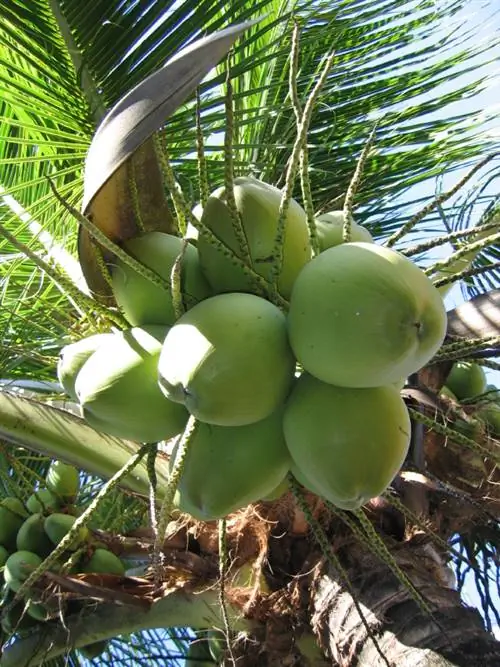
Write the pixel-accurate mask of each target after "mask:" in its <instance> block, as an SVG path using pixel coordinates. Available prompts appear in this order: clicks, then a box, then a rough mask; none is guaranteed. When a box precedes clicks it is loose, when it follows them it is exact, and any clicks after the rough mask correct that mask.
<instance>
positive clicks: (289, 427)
mask: <svg viewBox="0 0 500 667" xmlns="http://www.w3.org/2000/svg"><path fill="white" fill-rule="evenodd" d="M283 430H284V434H285V440H286V443H287V446H288V450H289V452H290V454H291V456H292V459H293V462H294V467H292V472H293V473H294V474H295V476H296V477H297V479H298V481H299V482H301V483H302V484H304V486H306V487H307V488H309V489H310V490H311V491H313V492H314V493H317V494H319V495H321V496H323V497H324V498H326V499H327V500H329V501H330V502H332V503H333V504H334V505H336V506H337V507H340V508H342V509H348V510H352V509H356V508H358V507H361V506H362V505H364V504H365V503H366V502H367V501H368V500H370V498H373V497H375V496H378V495H380V494H381V493H383V492H384V491H385V489H386V488H387V487H388V486H389V484H390V483H391V481H392V479H393V478H394V477H395V475H396V474H397V473H398V471H399V469H400V467H401V465H402V464H403V462H404V460H405V457H406V454H407V452H408V448H409V444H410V431H411V424H410V417H409V415H408V410H407V409H406V406H405V403H404V401H403V400H402V398H401V396H400V395H399V392H398V391H397V389H396V388H395V387H394V386H393V385H389V386H386V387H375V388H370V389H351V388H345V387H335V386H333V385H330V384H326V383H325V382H321V381H320V380H317V379H316V378H314V377H313V376H312V375H309V374H307V373H304V374H303V375H302V376H301V377H300V379H299V380H298V381H297V383H296V384H295V386H294V388H293V391H292V393H291V395H290V398H289V400H288V402H287V405H286V408H285V414H284V419H283Z"/></svg>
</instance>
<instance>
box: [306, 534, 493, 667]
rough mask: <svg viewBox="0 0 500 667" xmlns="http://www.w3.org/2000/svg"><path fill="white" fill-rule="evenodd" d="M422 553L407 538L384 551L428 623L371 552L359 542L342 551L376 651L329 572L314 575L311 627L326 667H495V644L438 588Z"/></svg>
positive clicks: (422, 547) (432, 565)
mask: <svg viewBox="0 0 500 667" xmlns="http://www.w3.org/2000/svg"><path fill="white" fill-rule="evenodd" d="M412 542H414V543H412ZM419 542H420V543H419ZM429 547H430V544H429V542H427V541H425V542H423V543H422V541H421V540H418V539H415V540H413V541H410V542H409V543H407V544H406V545H398V546H397V547H396V548H395V549H394V548H393V549H392V551H391V552H392V555H393V556H394V558H395V559H396V561H397V563H398V565H399V566H400V567H401V568H402V570H403V571H404V572H405V574H406V575H407V576H409V577H410V578H411V580H412V582H413V584H414V585H415V587H416V589H417V590H418V591H419V592H420V593H421V595H422V596H423V597H424V598H425V600H426V602H427V604H428V605H429V606H430V607H431V609H432V613H433V616H432V617H431V616H429V615H428V614H427V613H425V612H424V611H423V610H422V609H420V607H419V605H418V604H417V603H416V602H415V600H413V599H412V597H411V595H410V593H409V592H408V590H407V589H406V588H405V587H404V586H403V585H402V584H401V582H400V581H398V579H397V578H396V577H395V576H394V575H393V574H392V573H391V572H390V571H389V569H388V567H387V566H386V565H385V564H384V563H382V562H381V561H379V560H377V558H376V556H374V554H373V553H371V552H370V551H367V550H366V549H362V547H361V546H360V545H359V544H355V545H350V547H349V550H348V551H345V553H344V561H345V568H346V571H347V573H348V576H349V578H350V581H351V582H352V587H353V590H354V591H355V593H356V598H357V599H358V602H359V605H360V607H361V610H362V612H363V614H364V616H365V621H366V625H367V626H368V627H369V629H370V633H371V634H372V636H373V637H374V638H375V639H376V642H377V644H378V647H377V645H376V644H375V643H374V641H373V639H372V638H371V637H370V636H369V633H368V630H367V627H366V625H365V624H364V623H363V621H362V619H361V618H360V615H359V613H358V609H357V608H356V605H355V602H354V599H353V597H352V595H351V593H350V592H349V591H348V590H346V587H345V585H344V583H343V581H342V580H341V578H340V577H339V576H338V574H337V573H336V572H335V570H334V569H333V568H332V567H326V568H325V569H324V570H323V571H322V573H321V574H320V575H319V576H318V577H317V579H316V580H315V583H314V593H313V597H312V614H311V626H312V628H313V630H314V633H315V635H316V636H317V637H318V640H319V643H320V646H321V647H322V649H323V650H324V652H325V653H326V654H327V655H328V656H330V657H331V659H332V664H334V665H339V666H341V667H347V666H349V667H351V666H354V665H356V666H360V667H361V666H364V665H366V667H378V666H379V665H386V666H387V665H391V667H392V666H397V667H405V666H407V665H408V666H410V665H411V666H412V667H416V666H417V665H418V666H419V667H420V666H421V667H431V666H432V667H434V666H443V667H444V666H447V667H448V666H451V665H457V666H458V665H459V666H462V665H463V666H464V667H474V666H475V665H478V666H479V665H481V666H482V667H487V666H489V665H491V667H493V666H494V665H498V664H499V662H500V643H499V642H497V641H496V640H495V638H494V637H493V636H492V635H490V634H489V633H487V632H486V631H485V629H484V626H483V623H482V620H481V617H480V615H479V613H478V612H477V611H476V610H473V609H470V608H467V607H465V606H464V605H463V603H462V602H461V600H460V596H459V594H458V593H457V592H456V591H455V590H453V589H451V588H448V587H447V586H445V585H443V584H444V582H443V583H440V582H439V579H440V578H442V574H443V570H442V566H439V565H438V564H437V563H436V561H435V560H434V558H432V557H431V556H430V553H431V551H430V549H429ZM382 654H383V655H382Z"/></svg>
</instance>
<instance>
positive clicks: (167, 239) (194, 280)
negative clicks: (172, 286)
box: [112, 232, 211, 326]
mask: <svg viewBox="0 0 500 667" xmlns="http://www.w3.org/2000/svg"><path fill="white" fill-rule="evenodd" d="M182 246H183V242H182V239H180V238H178V237H177V236H172V235H171V234H164V233H163V232H147V233H146V234H143V235H142V236H138V237H136V238H134V239H130V240H129V241H126V242H125V243H124V249H125V250H126V251H127V252H128V253H129V254H130V255H132V256H133V257H134V258H135V259H137V260H139V261H140V262H141V263H142V264H144V265H145V266H146V267H148V268H149V269H152V270H153V271H154V272H155V273H156V274H158V276H159V277H160V278H162V279H163V280H167V281H170V278H171V273H172V268H173V266H174V263H175V260H176V259H177V257H178V256H179V255H180V253H181V251H182ZM112 288H113V293H114V295H115V299H116V302H117V304H118V305H119V306H120V307H121V309H122V310H123V312H124V314H125V317H126V318H127V320H128V321H129V322H130V324H131V325H132V326H143V325H149V324H162V325H168V326H171V325H172V324H173V323H174V322H175V320H176V319H177V318H176V316H175V312H174V307H173V304H172V296H171V293H170V291H169V290H166V289H164V288H163V287H161V286H158V285H155V284H154V283H153V282H151V281H150V280H148V279H147V278H145V277H143V276H142V275H141V274H140V273H137V271H135V269H132V268H131V267H130V266H128V265H127V264H125V263H124V262H123V261H122V260H121V259H117V261H116V266H115V267H114V269H113V271H112ZM181 291H182V294H183V301H184V305H185V307H186V308H191V306H194V304H195V303H198V301H202V300H203V299H205V298H206V297H207V296H210V294H211V289H210V287H209V285H208V283H207V280H206V278H205V276H204V275H203V273H202V271H201V268H200V263H199V259H198V251H197V250H196V248H195V247H194V246H193V245H191V244H188V245H187V246H186V249H185V252H184V256H183V259H182V269H181Z"/></svg>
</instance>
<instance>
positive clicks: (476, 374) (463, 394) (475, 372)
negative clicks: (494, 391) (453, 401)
mask: <svg viewBox="0 0 500 667" xmlns="http://www.w3.org/2000/svg"><path fill="white" fill-rule="evenodd" d="M446 386H447V387H448V389H449V390H450V391H452V392H453V393H454V394H455V396H456V397H457V398H458V399H459V400H461V401H463V400H465V399H467V398H474V397H475V396H479V394H482V393H483V392H484V391H485V390H486V375H485V373H484V371H483V369H482V367H481V366H479V364H475V363H474V362H472V361H457V363H456V364H454V365H453V368H452V369H451V371H450V374H449V375H448V377H447V379H446Z"/></svg>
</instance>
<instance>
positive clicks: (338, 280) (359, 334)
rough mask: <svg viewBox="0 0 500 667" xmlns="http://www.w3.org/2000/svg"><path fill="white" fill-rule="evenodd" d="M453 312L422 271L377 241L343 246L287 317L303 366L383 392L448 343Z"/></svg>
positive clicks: (317, 269)
mask: <svg viewBox="0 0 500 667" xmlns="http://www.w3.org/2000/svg"><path fill="white" fill-rule="evenodd" d="M446 325H447V319H446V310H445V307H444V304H443V300H442V299H441V296H440V294H439V292H438V291H437V290H436V288H435V287H434V285H433V284H432V282H431V281H430V280H429V279H428V278H427V276H426V275H425V274H424V273H423V271H421V270H420V269H419V268H418V266H416V265H415V264H413V262H411V261H410V260H409V259H407V258H406V257H404V256H403V255H401V254H400V253H398V252H396V251H394V250H390V249H388V248H382V247H380V246H378V245H376V244H375V243H361V242H359V243H343V244H341V245H338V246H335V247H333V248H328V249H327V250H325V251H324V252H322V253H320V254H319V255H317V257H315V258H314V259H312V260H311V261H310V262H309V264H307V266H305V267H304V269H303V270H302V272H301V273H300V275H299V277H298V278H297V280H296V282H295V285H294V289H293V292H292V297H291V300H290V310H289V313H288V332H289V337H290V343H291V346H292V349H293V351H294V353H295V355H296V357H297V359H298V361H299V362H300V363H301V364H302V366H303V368H304V369H305V370H306V371H308V372H309V373H311V374H312V375H314V376H315V377H317V378H318V379H320V380H323V382H328V383H331V384H334V385H337V386H339V387H380V386H384V385H387V384H391V383H394V382H399V381H400V380H401V378H403V377H407V376H409V375H411V374H412V373H414V372H416V371H417V370H419V369H420V368H422V366H424V365H425V364H426V363H427V362H428V361H429V360H430V359H431V358H432V357H433V356H434V354H435V353H436V352H437V350H438V349H439V347H440V346H441V344H442V342H443V340H444V336H445V333H446Z"/></svg>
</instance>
